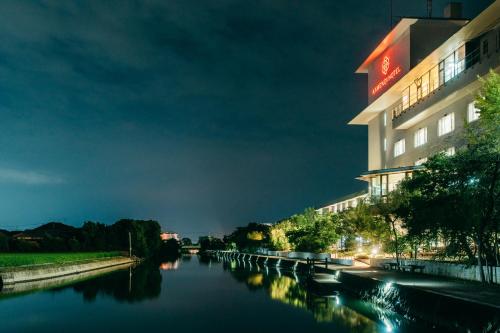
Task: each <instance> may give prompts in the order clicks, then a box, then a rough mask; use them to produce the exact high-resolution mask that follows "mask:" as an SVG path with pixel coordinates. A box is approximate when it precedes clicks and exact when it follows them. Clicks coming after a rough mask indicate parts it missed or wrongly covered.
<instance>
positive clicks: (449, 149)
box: [444, 147, 455, 156]
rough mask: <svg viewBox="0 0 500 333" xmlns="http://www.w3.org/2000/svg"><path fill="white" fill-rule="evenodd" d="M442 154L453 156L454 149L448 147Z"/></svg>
mask: <svg viewBox="0 0 500 333" xmlns="http://www.w3.org/2000/svg"><path fill="white" fill-rule="evenodd" d="M444 154H445V155H446V156H453V155H455V147H450V148H448V149H446V150H445V151H444Z"/></svg>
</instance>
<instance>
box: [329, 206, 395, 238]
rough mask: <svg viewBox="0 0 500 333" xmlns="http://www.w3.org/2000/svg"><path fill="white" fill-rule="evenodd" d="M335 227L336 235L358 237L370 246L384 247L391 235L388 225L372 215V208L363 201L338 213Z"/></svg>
mask: <svg viewBox="0 0 500 333" xmlns="http://www.w3.org/2000/svg"><path fill="white" fill-rule="evenodd" d="M336 226H337V233H339V234H341V235H343V236H344V237H347V236H349V237H350V238H354V237H355V236H359V237H362V238H363V239H365V240H367V241H369V242H370V243H372V244H380V245H386V243H387V242H388V240H389V238H390V233H391V229H390V225H389V224H387V223H386V222H385V220H384V219H383V218H382V217H381V216H379V215H377V214H374V211H373V208H372V206H371V205H370V204H369V203H367V202H365V201H361V202H359V203H358V204H357V205H356V207H352V208H350V209H347V210H344V211H343V212H341V213H339V214H338V222H337V223H336Z"/></svg>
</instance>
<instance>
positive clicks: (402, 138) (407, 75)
mask: <svg viewBox="0 0 500 333" xmlns="http://www.w3.org/2000/svg"><path fill="white" fill-rule="evenodd" d="M461 17H462V14H461V4H459V3H451V4H450V5H448V7H447V8H445V11H444V17H443V18H402V19H401V20H400V22H399V23H398V24H397V25H396V26H394V28H393V29H392V30H391V31H390V32H389V34H388V35H387V36H386V37H385V38H384V39H383V40H382V42H381V43H380V44H379V45H378V46H377V47H376V48H375V49H374V50H373V51H372V52H371V53H370V54H369V56H368V57H367V58H366V60H365V61H364V62H363V63H362V64H361V65H360V66H359V68H358V69H357V70H356V73H358V74H367V75H368V91H367V93H368V106H367V107H366V108H365V109H364V110H362V111H361V112H360V113H359V114H358V115H356V117H354V119H352V120H351V121H350V122H349V124H350V125H364V126H367V127H368V169H367V170H366V171H365V172H363V173H362V174H361V175H360V177H358V179H359V180H363V181H366V182H367V183H368V191H367V192H366V193H354V194H352V195H350V196H346V197H343V198H340V199H338V200H335V201H334V202H333V203H331V204H329V205H327V206H323V207H321V208H318V209H317V211H318V212H319V213H325V212H333V213H336V212H340V211H343V210H345V209H348V208H351V207H355V206H356V205H357V204H358V203H359V201H360V200H365V199H366V198H368V197H370V196H385V195H387V193H389V192H390V191H392V190H393V189H394V188H395V186H396V185H397V184H398V183H399V182H400V181H401V180H402V179H404V178H405V177H408V176H409V175H411V173H412V172H413V171H414V170H415V169H418V168H421V167H422V166H421V164H423V163H425V162H426V161H427V159H428V158H429V157H430V156H432V155H434V154H437V153H440V152H443V153H445V154H449V155H452V154H454V153H455V151H456V150H457V149H460V148H461V147H462V146H463V145H464V128H465V125H466V124H468V123H473V122H474V121H475V120H477V119H478V118H479V114H478V113H477V112H476V111H477V110H476V108H475V107H474V99H475V96H476V94H477V92H478V89H479V87H480V81H479V79H478V77H480V76H484V75H486V74H487V73H488V72H489V71H490V70H493V71H496V72H499V71H500V67H499V66H500V53H499V51H500V0H497V1H495V2H494V3H492V4H491V5H490V6H489V7H488V8H486V9H485V10H484V11H483V12H481V13H480V14H479V15H478V16H477V17H475V18H474V19H472V20H467V19H462V18H461Z"/></svg>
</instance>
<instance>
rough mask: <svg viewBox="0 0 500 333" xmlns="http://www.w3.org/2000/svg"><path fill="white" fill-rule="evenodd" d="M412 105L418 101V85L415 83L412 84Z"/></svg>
mask: <svg viewBox="0 0 500 333" xmlns="http://www.w3.org/2000/svg"><path fill="white" fill-rule="evenodd" d="M409 89H410V106H412V105H413V104H415V103H416V102H417V85H416V84H415V83H412V84H410V87H409Z"/></svg>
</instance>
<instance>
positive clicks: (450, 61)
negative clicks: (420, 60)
mask: <svg viewBox="0 0 500 333" xmlns="http://www.w3.org/2000/svg"><path fill="white" fill-rule="evenodd" d="M465 52H466V50H465V44H463V45H462V46H460V47H459V48H457V49H455V50H454V51H453V52H451V53H450V54H449V55H448V56H446V57H445V58H444V59H443V60H441V61H440V62H439V63H438V64H437V65H435V66H433V67H432V68H431V69H429V70H428V71H427V72H425V73H424V74H423V75H421V76H420V77H418V78H417V79H415V80H414V83H412V84H410V85H409V86H407V87H406V88H405V89H403V90H402V97H401V100H400V101H399V102H398V103H396V105H395V106H394V107H393V108H392V110H391V114H392V119H397V118H399V117H400V116H401V115H403V114H404V113H405V112H406V111H407V110H408V109H409V108H410V107H412V106H413V105H415V104H417V103H418V102H420V101H422V100H423V99H425V98H426V97H428V96H430V95H431V93H432V92H434V91H435V90H436V89H438V88H440V87H442V86H444V85H445V84H446V83H448V82H449V81H450V80H452V79H454V78H456V77H457V75H458V74H460V73H462V72H463V71H464V70H466V69H467V68H470V67H471V66H473V65H474V64H476V63H477V62H479V60H480V49H479V48H476V49H474V50H472V51H470V52H469V53H468V54H466V55H465V56H462V54H465Z"/></svg>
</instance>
